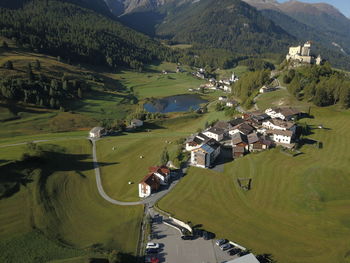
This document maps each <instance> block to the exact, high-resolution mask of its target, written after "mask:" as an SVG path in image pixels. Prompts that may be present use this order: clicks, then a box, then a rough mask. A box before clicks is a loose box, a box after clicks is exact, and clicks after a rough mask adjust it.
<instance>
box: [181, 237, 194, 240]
mask: <svg viewBox="0 0 350 263" xmlns="http://www.w3.org/2000/svg"><path fill="white" fill-rule="evenodd" d="M181 239H182V240H193V239H194V236H181Z"/></svg>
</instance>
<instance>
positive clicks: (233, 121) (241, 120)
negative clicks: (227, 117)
mask: <svg viewBox="0 0 350 263" xmlns="http://www.w3.org/2000/svg"><path fill="white" fill-rule="evenodd" d="M243 122H244V120H243V119H242V118H236V119H233V120H231V121H229V123H230V124H231V125H232V126H237V125H239V124H241V123H243Z"/></svg>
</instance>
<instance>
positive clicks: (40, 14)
mask: <svg viewBox="0 0 350 263" xmlns="http://www.w3.org/2000/svg"><path fill="white" fill-rule="evenodd" d="M0 28H1V30H0V34H1V35H3V36H5V37H7V38H11V39H14V40H15V41H16V42H17V43H18V44H19V45H22V46H24V47H26V48H29V49H33V50H35V51H38V52H41V53H48V54H51V55H55V56H60V57H61V58H63V59H65V60H66V61H68V62H69V61H71V62H79V63H90V64H94V65H106V66H110V67H117V66H128V67H131V68H135V69H141V68H142V65H143V63H150V62H152V61H154V60H166V59H171V58H172V51H171V50H170V49H167V48H165V47H162V46H161V45H159V43H157V42H156V41H154V40H152V39H151V38H149V37H147V36H144V35H142V34H140V33H138V32H135V31H134V30H131V29H129V28H127V27H125V26H123V25H122V24H121V23H119V22H117V21H115V20H113V19H110V18H108V17H106V16H103V15H100V14H97V13H96V12H94V11H91V10H87V9H84V8H82V7H80V6H77V5H73V4H71V3H66V2H62V1H56V0H35V1H30V2H28V3H26V4H25V5H24V7H23V8H21V9H7V8H0Z"/></svg>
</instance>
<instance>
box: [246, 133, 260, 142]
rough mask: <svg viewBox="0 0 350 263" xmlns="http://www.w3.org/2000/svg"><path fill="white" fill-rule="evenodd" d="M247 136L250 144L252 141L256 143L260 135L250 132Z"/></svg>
mask: <svg viewBox="0 0 350 263" xmlns="http://www.w3.org/2000/svg"><path fill="white" fill-rule="evenodd" d="M247 137H248V143H249V144H252V143H255V142H257V141H259V138H258V135H257V134H256V133H255V132H254V133H251V134H249V135H248V136H247Z"/></svg>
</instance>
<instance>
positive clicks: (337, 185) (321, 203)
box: [159, 108, 350, 263]
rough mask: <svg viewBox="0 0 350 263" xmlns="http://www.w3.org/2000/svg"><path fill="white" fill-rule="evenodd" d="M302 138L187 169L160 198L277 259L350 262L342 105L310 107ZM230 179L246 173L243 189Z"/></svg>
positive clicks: (348, 152)
mask: <svg viewBox="0 0 350 263" xmlns="http://www.w3.org/2000/svg"><path fill="white" fill-rule="evenodd" d="M311 114H313V115H314V116H315V118H314V119H307V120H306V121H307V122H308V123H309V124H311V125H315V126H316V125H318V124H320V123H321V124H323V125H324V127H326V128H328V129H323V130H319V129H315V130H313V134H312V135H310V136H309V137H310V138H313V139H316V140H320V141H322V142H323V144H324V147H323V149H316V148H315V147H314V146H311V145H305V146H303V148H302V149H301V150H302V152H303V154H302V155H299V156H297V157H290V156H287V155H284V154H281V153H280V152H279V150H278V149H274V150H270V151H267V152H264V153H260V154H251V155H248V156H246V157H244V158H241V159H239V160H237V161H234V162H232V163H229V164H227V165H226V166H225V171H224V173H216V172H213V171H209V170H204V169H199V168H191V169H190V170H189V174H188V175H187V176H186V177H185V178H184V179H183V180H182V181H181V182H180V183H179V184H178V186H177V187H176V188H175V189H174V190H173V191H172V192H171V193H170V194H169V195H167V196H166V197H164V198H163V199H162V200H161V201H160V202H159V206H160V208H162V209H164V210H166V211H168V212H170V213H172V214H174V215H175V216H176V217H178V218H180V219H182V220H184V221H191V222H192V223H193V224H203V227H204V228H205V229H208V230H210V231H213V232H215V233H216V234H217V236H218V237H226V238H229V239H232V240H234V241H236V242H238V243H240V244H242V245H243V246H246V247H248V248H251V249H253V251H254V252H255V253H271V254H272V255H273V256H274V257H275V259H277V261H278V262H284V263H289V262H290V263H292V262H293V263H294V262H300V263H302V262H305V263H306V262H307V263H309V262H320V263H323V262H325V263H326V262H350V256H349V255H350V247H349V242H350V223H349V222H350V221H349V218H350V210H349V206H350V191H349V188H350V169H349V166H348V164H349V161H350V149H349V147H348V146H347V142H348V141H349V140H350V135H349V134H348V132H347V131H346V129H344V127H349V126H350V112H349V111H346V112H344V111H339V110H337V109H335V108H325V109H317V108H312V111H311ZM237 178H252V179H253V182H252V189H251V190H250V191H248V192H244V191H243V190H242V189H240V187H239V186H238V184H237Z"/></svg>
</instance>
